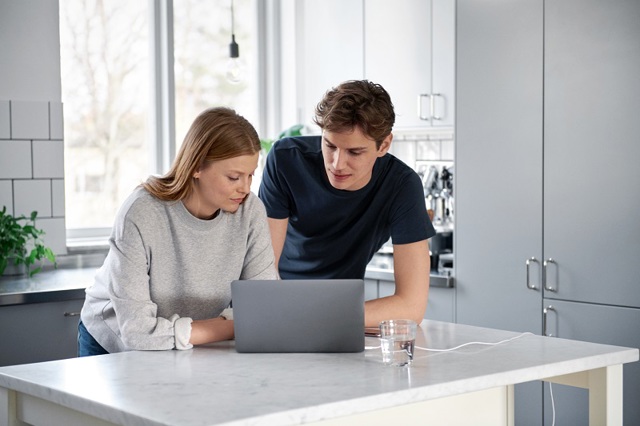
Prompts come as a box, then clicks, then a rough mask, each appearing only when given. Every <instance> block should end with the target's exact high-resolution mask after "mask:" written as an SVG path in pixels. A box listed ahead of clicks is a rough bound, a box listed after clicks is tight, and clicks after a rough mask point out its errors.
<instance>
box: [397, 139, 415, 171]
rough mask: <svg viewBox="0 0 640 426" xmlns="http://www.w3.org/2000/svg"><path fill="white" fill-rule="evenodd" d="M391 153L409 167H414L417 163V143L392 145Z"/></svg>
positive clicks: (401, 142) (402, 142)
mask: <svg viewBox="0 0 640 426" xmlns="http://www.w3.org/2000/svg"><path fill="white" fill-rule="evenodd" d="M391 153H392V154H393V155H394V156H396V157H397V158H399V159H400V160H402V161H403V162H404V163H405V164H407V165H409V167H413V166H414V164H415V162H416V143H415V142H413V141H400V142H397V143H392V144H391Z"/></svg>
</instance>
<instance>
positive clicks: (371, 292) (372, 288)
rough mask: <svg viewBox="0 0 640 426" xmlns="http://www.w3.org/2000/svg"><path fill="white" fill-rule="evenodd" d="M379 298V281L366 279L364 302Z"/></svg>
mask: <svg viewBox="0 0 640 426" xmlns="http://www.w3.org/2000/svg"><path fill="white" fill-rule="evenodd" d="M377 298H378V280H372V279H368V278H365V280H364V300H365V301H366V300H373V299H377Z"/></svg>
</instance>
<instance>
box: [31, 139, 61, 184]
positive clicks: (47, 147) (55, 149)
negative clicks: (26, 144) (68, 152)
mask: <svg viewBox="0 0 640 426" xmlns="http://www.w3.org/2000/svg"><path fill="white" fill-rule="evenodd" d="M33 177H34V178H64V143H63V142H62V141H38V140H36V141H33Z"/></svg>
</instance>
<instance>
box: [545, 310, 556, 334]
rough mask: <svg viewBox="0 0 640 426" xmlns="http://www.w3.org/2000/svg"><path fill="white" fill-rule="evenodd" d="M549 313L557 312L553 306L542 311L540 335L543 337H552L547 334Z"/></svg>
mask: <svg viewBox="0 0 640 426" xmlns="http://www.w3.org/2000/svg"><path fill="white" fill-rule="evenodd" d="M549 311H553V312H557V311H556V308H554V307H553V305H549V306H547V307H546V308H544V309H543V310H542V334H543V335H544V336H548V337H554V336H553V333H548V332H547V316H548V314H549Z"/></svg>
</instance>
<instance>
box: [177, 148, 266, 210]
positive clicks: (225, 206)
mask: <svg viewBox="0 0 640 426" xmlns="http://www.w3.org/2000/svg"><path fill="white" fill-rule="evenodd" d="M257 166H258V153H256V154H253V155H241V156H239V157H233V158H228V159H226V160H219V161H214V162H213V163H210V164H208V165H207V166H205V167H203V168H202V169H200V170H198V171H197V172H195V173H194V175H193V178H194V185H193V192H192V193H191V195H190V196H189V197H188V198H187V199H186V200H185V201H184V205H185V207H186V208H187V210H189V212H190V213H191V214H192V215H194V216H195V217H197V218H199V219H209V218H211V217H213V216H214V214H215V213H216V212H217V211H218V210H223V211H226V212H230V213H235V212H236V211H237V210H238V207H240V204H242V202H243V201H244V199H245V198H246V197H247V195H248V194H249V192H250V188H251V180H252V178H253V173H254V172H255V170H256V167H257Z"/></svg>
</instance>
